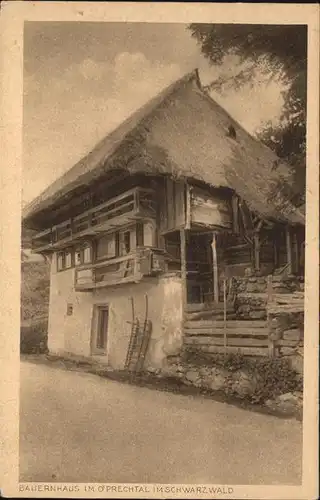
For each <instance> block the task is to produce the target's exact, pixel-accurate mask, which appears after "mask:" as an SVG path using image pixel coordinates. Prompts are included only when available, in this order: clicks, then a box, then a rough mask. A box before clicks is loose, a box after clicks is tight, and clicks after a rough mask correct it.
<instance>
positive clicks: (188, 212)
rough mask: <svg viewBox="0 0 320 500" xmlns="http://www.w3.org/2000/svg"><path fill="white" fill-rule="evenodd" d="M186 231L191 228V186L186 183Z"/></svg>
mask: <svg viewBox="0 0 320 500" xmlns="http://www.w3.org/2000/svg"><path fill="white" fill-rule="evenodd" d="M185 189H186V229H190V228H191V186H189V184H188V183H187V182H186V184H185Z"/></svg>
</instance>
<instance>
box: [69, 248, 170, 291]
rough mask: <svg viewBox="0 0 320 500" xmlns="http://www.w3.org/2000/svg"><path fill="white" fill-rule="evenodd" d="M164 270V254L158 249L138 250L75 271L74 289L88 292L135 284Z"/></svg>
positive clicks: (80, 267)
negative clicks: (124, 284)
mask: <svg viewBox="0 0 320 500" xmlns="http://www.w3.org/2000/svg"><path fill="white" fill-rule="evenodd" d="M164 270H165V256H164V252H163V251H162V250H159V249H151V248H139V249H137V251H136V252H135V253H131V254H128V255H126V256H123V257H117V258H115V259H109V260H105V261H102V262H96V263H94V264H90V265H86V266H84V265H83V266H79V267H78V268H76V270H75V289H76V290H77V291H81V290H82V291H89V290H92V289H95V288H103V287H107V286H114V285H119V284H123V283H137V282H139V281H140V280H141V279H142V278H143V277H144V276H156V275H157V274H159V273H161V272H163V271H164Z"/></svg>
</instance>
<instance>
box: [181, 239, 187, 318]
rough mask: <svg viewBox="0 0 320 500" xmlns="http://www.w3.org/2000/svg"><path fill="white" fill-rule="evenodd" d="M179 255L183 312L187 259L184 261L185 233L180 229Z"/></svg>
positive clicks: (185, 304) (184, 307)
mask: <svg viewBox="0 0 320 500" xmlns="http://www.w3.org/2000/svg"><path fill="white" fill-rule="evenodd" d="M180 255H181V280H182V300H183V311H184V312H185V310H186V306H187V301H188V297H187V259H186V231H185V229H180Z"/></svg>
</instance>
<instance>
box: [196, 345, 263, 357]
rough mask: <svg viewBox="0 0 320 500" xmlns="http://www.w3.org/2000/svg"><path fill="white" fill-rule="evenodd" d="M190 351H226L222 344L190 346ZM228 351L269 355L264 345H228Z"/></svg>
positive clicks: (248, 354)
mask: <svg viewBox="0 0 320 500" xmlns="http://www.w3.org/2000/svg"><path fill="white" fill-rule="evenodd" d="M187 351H188V352H195V353H199V352H205V353H208V354H210V353H212V354H213V353H221V354H223V353H224V347H222V346H209V347H207V346H201V347H188V348H187ZM227 353H234V354H236V353H240V354H243V355H244V356H268V349H267V348H264V347H234V346H232V347H227Z"/></svg>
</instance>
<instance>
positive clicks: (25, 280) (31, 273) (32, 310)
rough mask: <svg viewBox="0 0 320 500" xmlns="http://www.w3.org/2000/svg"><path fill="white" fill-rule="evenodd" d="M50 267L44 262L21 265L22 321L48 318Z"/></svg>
mask: <svg viewBox="0 0 320 500" xmlns="http://www.w3.org/2000/svg"><path fill="white" fill-rule="evenodd" d="M49 289H50V266H49V263H47V262H45V261H43V262H41V261H40V262H28V261H26V262H22V264H21V320H22V321H24V320H30V319H33V318H36V317H39V316H47V315H48V308H49Z"/></svg>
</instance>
